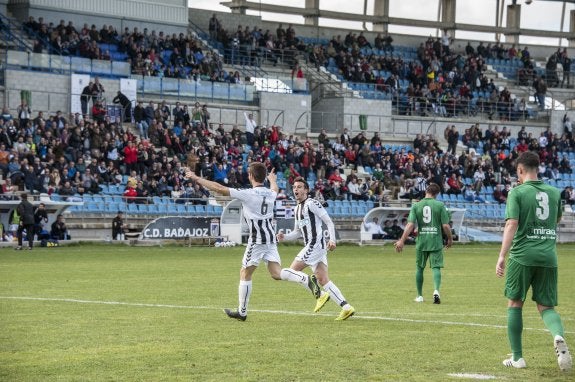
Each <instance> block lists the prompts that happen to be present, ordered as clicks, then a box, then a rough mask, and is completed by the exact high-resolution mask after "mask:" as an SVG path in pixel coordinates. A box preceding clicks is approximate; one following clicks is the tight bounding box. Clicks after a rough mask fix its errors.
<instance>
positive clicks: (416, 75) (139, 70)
mask: <svg viewBox="0 0 575 382" xmlns="http://www.w3.org/2000/svg"><path fill="white" fill-rule="evenodd" d="M11 22H12V23H13V21H11ZM2 25H3V26H2V28H3V29H2V30H3V33H4V34H6V35H8V34H9V33H11V32H10V30H9V29H7V27H6V26H5V25H6V23H3V24H2ZM279 29H280V28H278V31H277V32H276V34H275V35H274V34H273V33H271V32H270V31H269V30H267V31H266V32H262V31H261V29H260V28H257V27H253V28H251V29H249V28H248V27H246V28H242V29H240V28H238V29H237V30H236V31H235V32H233V33H230V32H228V30H233V28H231V27H229V28H226V26H225V25H221V24H220V26H219V27H218V33H216V34H215V35H212V34H210V35H209V36H202V35H201V33H189V34H187V35H186V34H184V33H180V34H175V33H174V34H172V35H171V36H168V35H167V34H164V32H162V31H159V32H158V33H157V34H156V32H155V31H148V29H147V28H146V27H145V26H144V27H141V28H136V27H134V28H132V29H129V28H126V29H125V30H124V31H123V32H119V31H116V30H115V29H114V27H112V26H110V25H108V26H106V25H104V26H102V27H101V28H98V27H96V25H92V26H91V27H90V26H88V25H87V24H86V25H84V26H83V27H82V28H81V29H80V28H78V29H76V28H75V27H74V25H73V23H72V22H71V21H69V22H65V21H61V22H60V23H59V24H57V26H54V25H52V26H50V23H49V22H48V23H46V22H43V21H41V20H38V21H36V20H34V18H30V19H29V20H28V21H27V22H26V23H23V27H22V30H23V31H24V33H26V36H27V38H28V39H29V40H32V41H35V42H34V48H33V50H34V51H35V52H36V53H38V54H41V53H43V52H48V53H58V55H57V56H55V55H50V60H56V59H55V58H53V57H59V58H58V60H60V62H62V65H60V66H57V68H59V69H61V68H62V67H69V68H70V69H69V70H68V71H69V72H71V71H72V69H71V68H72V67H73V68H74V69H77V68H81V67H84V68H87V69H86V72H88V73H90V74H91V75H92V76H93V77H97V76H104V77H107V78H110V79H118V78H128V77H131V78H141V79H142V80H141V81H139V86H140V88H139V89H138V90H139V92H140V93H142V92H144V90H145V91H146V92H148V93H151V94H153V93H155V92H158V93H163V94H166V93H169V92H170V89H172V90H173V89H178V91H179V92H180V93H178V94H180V95H181V94H184V95H185V91H184V92H183V93H181V87H180V84H181V82H180V80H192V81H193V85H192V86H194V88H195V89H194V90H193V91H190V93H189V94H194V95H195V96H196V97H197V96H198V95H202V94H203V97H205V98H212V99H213V98H220V99H228V100H230V99H232V100H237V101H240V102H251V101H252V100H253V98H251V96H246V93H248V91H247V90H246V88H245V86H247V85H244V87H242V88H236V87H235V86H239V85H242V83H243V79H242V75H241V74H240V72H239V71H238V70H233V69H234V68H235V67H236V66H235V65H243V66H244V67H264V66H266V65H267V66H276V65H280V66H282V65H283V66H286V67H289V68H292V67H295V64H296V63H297V61H298V60H300V59H303V60H305V61H306V62H308V63H311V64H312V65H313V66H314V67H315V68H316V69H318V70H319V68H320V67H324V68H325V69H326V70H327V71H328V72H331V73H333V74H334V75H335V76H336V78H337V81H339V82H342V83H347V84H348V86H349V87H350V88H351V89H352V90H355V91H357V92H358V94H359V95H360V97H363V98H365V99H378V100H387V101H391V102H392V104H393V106H394V109H393V110H394V112H395V113H396V114H400V115H406V116H413V115H418V116H427V115H430V116H439V117H448V118H464V121H466V119H465V118H469V117H470V116H477V115H478V114H481V115H482V116H483V117H484V118H486V119H487V118H488V119H493V120H497V121H498V122H497V123H498V124H499V125H500V126H501V127H499V126H493V127H489V128H487V129H482V128H480V127H479V124H475V123H473V124H472V125H471V126H470V127H469V128H466V129H465V130H464V131H457V130H458V129H457V128H455V126H453V127H451V126H450V125H449V123H447V128H446V132H445V134H444V137H443V138H444V139H443V140H444V141H445V142H451V144H453V146H450V145H448V147H445V145H443V146H442V143H440V141H439V139H438V137H434V136H432V135H431V134H418V135H417V136H415V137H413V140H412V142H410V143H402V144H398V143H391V142H387V141H386V138H385V137H380V136H379V135H378V134H377V133H374V134H373V135H369V134H368V133H367V132H363V131H359V132H354V134H353V135H349V134H346V133H345V132H344V133H342V134H341V135H340V134H335V135H334V134H331V135H328V134H327V133H325V132H322V133H320V134H319V135H318V136H317V139H312V140H310V139H308V138H306V137H305V136H297V135H292V134H288V133H285V132H283V131H282V129H281V127H279V126H275V125H273V126H258V127H257V128H256V130H255V132H254V140H253V143H251V145H248V139H247V137H246V134H245V130H244V129H243V128H241V127H238V126H237V125H234V126H232V127H231V129H230V128H228V129H225V128H224V126H222V125H218V122H219V121H216V120H214V119H213V118H212V117H211V116H210V111H209V110H208V109H207V108H206V107H202V104H201V103H200V102H192V101H191V99H188V100H187V101H182V102H178V104H176V103H166V102H158V100H154V99H151V100H150V101H151V102H149V103H148V104H147V105H145V106H144V105H142V106H141V110H139V109H138V107H136V109H135V110H134V114H135V116H138V115H141V116H142V118H141V120H140V121H138V120H137V119H136V123H134V124H131V123H121V121H118V120H114V119H111V118H106V119H104V120H100V121H96V120H94V119H93V118H92V117H91V116H90V115H89V113H88V114H86V115H84V116H82V115H72V116H70V117H65V116H63V115H62V114H52V115H43V114H42V113H41V112H37V113H31V112H30V111H29V110H28V108H27V105H26V104H25V103H22V104H20V105H19V106H18V108H17V109H16V110H15V111H10V110H8V108H5V109H4V110H3V113H2V116H1V118H0V170H1V173H2V174H1V175H2V177H3V179H7V180H9V183H10V184H11V185H13V186H14V187H16V188H17V189H18V190H26V191H28V192H31V193H35V194H48V195H50V198H51V199H52V200H81V201H83V202H84V205H83V206H81V207H73V208H71V209H70V212H71V213H72V215H76V214H78V215H92V216H102V215H109V214H113V213H115V212H117V211H118V210H121V211H125V212H126V213H127V214H128V215H137V216H141V217H154V216H163V215H165V214H174V215H184V214H195V215H199V216H219V214H220V213H221V208H222V207H221V205H217V203H216V199H214V197H213V196H212V195H210V194H209V193H208V192H207V191H206V190H203V189H201V187H199V186H198V185H195V184H193V183H192V182H188V181H187V180H186V179H184V176H183V171H182V169H183V168H184V167H191V168H192V169H194V170H195V171H196V172H198V173H201V174H202V176H204V177H207V178H209V179H213V180H215V181H218V182H220V183H222V184H225V185H228V186H232V187H238V188H241V187H246V186H248V181H247V177H246V168H247V164H248V163H249V162H251V161H262V162H265V163H266V165H267V166H268V168H270V169H271V168H274V169H275V170H276V173H278V184H279V185H280V187H281V188H282V189H284V190H285V191H286V192H287V194H288V196H289V194H290V192H291V190H290V183H291V182H292V181H293V179H294V178H295V177H296V176H299V175H302V176H304V177H305V178H306V179H307V180H308V182H309V184H310V188H312V189H313V190H314V192H315V195H316V197H317V198H320V199H324V200H325V201H327V205H328V207H327V208H328V211H329V212H330V213H331V214H332V215H333V216H334V217H336V218H349V217H355V218H359V217H362V216H364V215H365V213H366V212H367V211H368V210H369V209H371V208H373V207H374V206H381V205H388V204H389V203H393V202H394V201H397V200H400V201H402V200H403V201H407V202H409V201H411V200H414V199H418V198H420V197H421V196H422V193H423V191H424V190H425V188H426V186H427V184H429V183H430V182H435V183H437V184H438V185H440V187H441V189H442V196H441V199H442V200H443V201H444V202H445V203H446V204H447V205H448V206H451V207H458V208H465V209H467V211H468V213H467V218H468V219H470V220H485V221H489V220H493V219H501V218H502V217H503V213H504V198H505V196H506V190H507V189H508V187H507V186H511V185H513V184H514V182H515V173H514V168H513V167H514V166H513V160H514V158H516V157H517V155H518V153H520V152H521V151H524V150H526V149H528V150H533V151H537V152H538V153H539V155H540V158H541V160H542V168H541V169H540V176H541V178H542V179H544V180H545V181H547V182H548V183H550V184H553V185H555V186H556V187H559V188H561V189H562V190H567V192H563V195H564V200H565V203H566V204H573V202H574V201H575V193H574V192H573V188H574V187H575V177H574V174H573V168H574V166H575V142H574V139H573V134H572V128H570V129H569V128H568V127H567V123H570V122H569V121H564V122H565V123H566V127H565V133H564V134H556V133H552V132H551V130H549V129H548V130H547V131H545V132H542V133H541V135H540V136H532V135H530V134H528V133H526V132H522V131H520V132H519V133H518V134H517V135H515V136H513V135H512V134H511V132H510V129H506V128H505V127H504V124H505V122H507V121H516V120H526V119H528V118H531V117H533V116H534V115H536V114H535V113H536V112H535V111H534V110H531V109H529V108H528V107H527V104H526V101H525V100H524V99H523V100H520V99H519V98H518V97H513V95H512V94H511V92H510V91H509V90H508V89H506V88H504V89H500V88H499V87H498V86H496V85H495V83H494V82H493V80H489V79H488V76H487V71H488V70H489V67H492V68H494V69H495V70H496V73H500V74H502V75H507V76H508V78H512V79H515V80H517V81H521V79H520V77H521V75H520V74H519V73H520V71H521V70H522V69H527V70H532V71H533V72H530V73H528V76H530V77H529V78H532V76H533V73H535V74H537V75H539V76H541V75H543V74H545V75H546V78H547V79H549V78H551V76H550V75H549V73H548V72H541V71H538V70H536V69H534V66H533V65H534V64H533V62H532V61H531V60H529V58H528V56H527V55H526V54H525V53H523V54H522V55H519V53H518V52H517V51H515V54H512V53H513V52H512V49H511V48H510V49H508V50H505V49H503V48H502V47H500V46H498V45H497V46H494V47H492V46H489V45H487V46H486V47H483V44H480V45H479V46H477V47H472V46H470V45H468V47H467V48H466V50H465V52H459V53H456V52H454V51H449V49H448V50H444V48H443V46H442V45H441V43H440V40H439V39H433V38H430V39H427V40H426V41H424V42H422V43H421V45H420V46H402V45H396V44H392V41H390V39H389V36H382V37H381V38H379V39H376V41H373V43H372V42H370V41H367V39H366V38H365V37H363V36H362V34H360V35H359V36H355V33H352V32H350V33H349V35H348V36H346V37H345V39H343V40H342V39H338V38H337V37H334V38H333V39H321V38H314V37H306V36H297V35H296V32H295V30H294V29H293V27H291V26H290V27H289V28H288V29H287V30H286V31H284V32H283V33H281V32H279ZM203 37H205V38H203ZM236 45H237V46H236ZM247 46H255V47H256V48H254V49H252V50H250V49H248V48H247ZM513 49H514V48H513ZM219 51H221V52H223V53H222V55H220V54H219V53H216V52H219ZM520 56H521V57H522V58H518V57H520ZM526 56H527V58H525V57H526ZM556 59H557V60H559V59H561V60H562V61H563V62H566V59H567V58H566V56H564V55H563V54H562V52H558V53H557V55H556ZM98 60H101V61H102V62H103V63H107V64H106V65H107V66H106V65H104V64H101V63H100V61H98ZM236 60H238V62H237V63H236ZM95 68H101V69H99V70H98V69H95ZM260 73H262V74H264V73H265V72H260ZM204 81H207V82H208V83H209V85H206V87H205V89H207V90H205V91H204V90H202V89H204V88H202V86H203V85H202V83H203V82H204ZM530 81H531V80H530ZM531 83H532V82H530V84H531ZM220 84H222V85H223V84H225V86H219V85H220ZM550 85H551V83H550ZM552 85H555V86H558V85H560V84H558V83H557V84H552ZM154 87H157V88H156V89H155V88H154ZM144 88H145V89H144ZM208 88H209V89H208ZM202 92H203V93H202ZM249 93H250V94H253V91H252V90H249ZM139 112H141V114H138V113H139ZM32 114H33V115H32ZM136 118H137V117H136ZM141 121H144V122H145V123H146V125H147V126H148V130H147V132H146V134H143V132H142V130H140V129H139V128H138V123H141ZM452 175H453V176H454V177H455V183H454V182H451V183H450V182H449V179H450V178H451V177H452ZM128 178H133V179H136V181H137V183H138V184H137V186H136V187H135V193H136V194H135V196H133V197H126V196H124V193H125V190H126V188H127V183H128ZM6 184H8V182H6V183H5V184H4V186H6ZM13 195H15V192H14V191H13V190H10V189H8V188H6V187H3V195H2V197H3V198H11V197H13Z"/></svg>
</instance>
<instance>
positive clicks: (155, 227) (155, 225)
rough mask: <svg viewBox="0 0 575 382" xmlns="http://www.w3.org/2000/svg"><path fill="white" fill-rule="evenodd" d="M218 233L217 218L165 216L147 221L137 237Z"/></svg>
mask: <svg viewBox="0 0 575 382" xmlns="http://www.w3.org/2000/svg"><path fill="white" fill-rule="evenodd" d="M219 235H220V219H218V218H198V217H184V216H167V217H161V218H158V219H156V220H154V221H152V222H150V223H148V225H146V227H145V228H144V229H143V230H142V232H141V233H140V237H139V239H140V240H146V239H195V238H197V239H203V238H209V237H216V236H219Z"/></svg>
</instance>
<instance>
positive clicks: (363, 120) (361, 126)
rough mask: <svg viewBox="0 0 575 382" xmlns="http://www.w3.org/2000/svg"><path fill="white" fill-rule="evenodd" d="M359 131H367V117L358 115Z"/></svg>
mask: <svg viewBox="0 0 575 382" xmlns="http://www.w3.org/2000/svg"><path fill="white" fill-rule="evenodd" d="M359 129H360V130H364V131H365V130H367V115H363V114H360V116H359Z"/></svg>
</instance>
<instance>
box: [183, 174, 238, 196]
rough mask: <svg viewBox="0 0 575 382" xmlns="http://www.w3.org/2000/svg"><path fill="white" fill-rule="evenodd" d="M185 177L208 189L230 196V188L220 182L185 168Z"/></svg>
mask: <svg viewBox="0 0 575 382" xmlns="http://www.w3.org/2000/svg"><path fill="white" fill-rule="evenodd" d="M186 178H187V179H191V180H193V181H194V182H196V183H199V184H200V185H201V186H202V187H205V188H207V189H208V190H211V191H215V192H217V193H220V194H222V195H225V196H230V189H229V188H228V187H226V186H222V185H221V184H219V183H216V182H212V181H211V180H207V179H204V178H202V177H199V176H197V175H196V174H195V173H193V172H192V171H191V170H186Z"/></svg>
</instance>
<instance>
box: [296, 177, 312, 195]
mask: <svg viewBox="0 0 575 382" xmlns="http://www.w3.org/2000/svg"><path fill="white" fill-rule="evenodd" d="M293 182H294V183H295V182H301V183H303V188H305V189H306V190H308V191H309V184H307V182H306V180H305V179H304V178H303V176H298V177H296V178H295V179H294V180H293Z"/></svg>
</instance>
